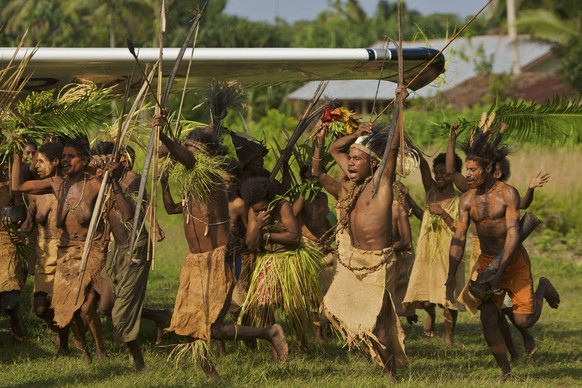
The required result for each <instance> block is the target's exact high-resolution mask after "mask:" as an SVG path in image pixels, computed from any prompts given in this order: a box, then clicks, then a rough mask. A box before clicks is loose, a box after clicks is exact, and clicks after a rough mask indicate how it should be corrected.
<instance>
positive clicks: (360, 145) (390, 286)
mask: <svg viewBox="0 0 582 388" xmlns="http://www.w3.org/2000/svg"><path fill="white" fill-rule="evenodd" d="M406 93H407V92H406V88H405V87H403V86H399V87H398V89H397V97H399V98H405V97H406ZM399 132H400V131H399V130H398V129H397V130H396V131H395V133H394V137H393V138H392V142H391V143H390V148H389V150H388V152H389V154H388V155H387V159H386V166H385V169H384V170H383V172H382V173H381V174H382V175H380V169H379V168H378V166H379V165H380V161H381V157H382V155H383V153H384V149H385V147H386V144H387V143H388V140H389V139H387V137H386V132H385V131H384V130H380V129H379V128H374V130H372V126H371V124H362V125H360V127H359V128H358V130H357V131H355V132H354V133H353V134H350V135H347V136H344V137H342V138H340V139H338V140H336V141H335V142H334V143H333V144H332V145H331V147H330V151H331V154H332V156H333V158H334V159H335V161H336V163H337V164H338V165H339V167H340V168H341V169H342V171H343V173H344V174H346V175H347V177H348V178H349V179H350V181H351V182H352V186H351V189H350V190H349V191H348V192H346V191H345V190H341V192H340V199H339V201H338V202H337V204H336V207H339V208H340V211H341V214H340V220H339V222H338V226H337V236H336V242H337V252H338V255H337V261H338V264H337V269H336V273H335V275H334V278H333V281H332V283H331V286H330V288H329V291H328V292H327V294H326V295H325V297H324V302H323V303H324V308H325V312H326V315H327V317H328V318H329V320H330V321H331V323H332V324H333V325H334V326H335V327H336V328H337V329H338V330H339V331H340V332H341V333H342V336H343V337H344V338H345V339H346V340H347V342H348V346H350V347H358V346H359V345H360V344H364V345H365V346H367V348H368V349H369V352H370V355H371V357H372V359H373V360H374V361H375V362H376V364H377V365H379V366H380V367H381V368H382V369H383V370H384V371H386V372H388V373H390V374H391V375H394V373H395V371H396V366H407V365H408V359H407V357H406V354H405V352H404V332H403V331H402V328H401V327H400V321H399V319H398V316H397V315H396V311H395V310H394V305H393V301H392V299H393V294H394V292H393V291H394V283H395V280H396V279H395V271H396V266H395V260H396V259H395V255H394V252H393V249H392V243H393V242H392V198H393V194H392V185H393V182H394V173H395V168H396V154H397V151H398V143H399V138H400V133H399ZM373 179H374V181H373ZM378 180H379V182H377V181H378ZM389 290H392V292H390V291H389ZM362 301H366V302H365V303H363V302H362Z"/></svg>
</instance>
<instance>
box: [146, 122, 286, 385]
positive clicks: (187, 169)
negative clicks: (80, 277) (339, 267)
mask: <svg viewBox="0 0 582 388" xmlns="http://www.w3.org/2000/svg"><path fill="white" fill-rule="evenodd" d="M159 124H165V118H164V117H163V116H155V117H154V125H159ZM162 127H163V125H162ZM160 140H161V141H162V143H163V145H164V146H165V147H166V148H167V150H168V152H169V154H170V156H171V157H172V159H174V160H175V161H177V162H178V163H179V164H178V165H177V166H176V167H175V168H173V169H172V175H173V176H174V177H175V178H177V180H179V181H180V182H181V183H182V187H181V195H182V198H183V201H182V202H181V203H175V202H174V200H173V198H172V196H171V194H170V189H169V185H168V180H167V176H166V177H163V179H162V189H163V199H164V207H165V208H166V211H167V212H168V213H169V214H180V213H182V215H183V217H184V233H185V235H186V240H187V242H188V247H189V249H190V252H189V253H188V254H187V255H186V259H185V260H184V264H183V266H182V272H181V274H180V286H179V289H178V295H177V296H176V304H175V307H174V313H173V315H172V321H171V324H170V327H169V328H168V329H167V331H171V332H175V333H176V334H178V335H182V336H186V337H188V339H189V341H190V344H188V345H186V346H191V349H192V350H196V349H198V350H199V349H201V347H199V346H197V345H201V346H202V349H205V350H202V352H198V355H197V356H198V357H199V358H198V359H199V360H200V364H201V367H202V369H203V370H204V372H205V374H206V375H207V376H208V377H209V378H211V379H217V378H218V373H217V372H216V369H215V368H214V366H213V364H212V362H211V361H210V359H209V358H208V357H207V355H208V354H207V351H208V347H207V346H208V344H209V342H210V339H211V338H213V339H218V340H237V339H238V340H252V339H258V338H260V339H264V340H266V341H268V342H270V343H271V344H272V345H273V347H274V349H275V350H276V353H277V356H278V359H279V360H281V361H285V360H286V359H287V353H288V349H287V343H286V341H285V335H284V333H283V329H282V328H281V326H279V325H277V324H275V325H273V326H270V327H268V328H254V327H247V326H240V325H226V324H224V322H223V319H224V316H225V315H226V313H227V312H228V309H229V307H230V298H231V295H232V290H233V287H234V279H233V274H232V271H231V270H230V268H229V266H228V264H227V262H226V255H227V249H228V243H229V242H230V240H231V239H232V233H231V231H230V215H229V211H228V196H227V193H226V190H225V188H224V182H223V180H222V177H221V173H220V171H221V168H220V167H223V163H222V161H221V159H220V157H219V155H220V154H221V150H222V146H221V145H220V144H219V138H218V135H217V134H216V132H214V130H213V128H205V129H195V130H193V131H191V132H190V133H189V134H188V137H187V139H186V141H185V145H181V144H180V143H178V142H176V141H174V140H172V139H170V138H169V137H168V136H166V135H165V134H164V133H163V132H161V131H160ZM201 353H202V354H201Z"/></svg>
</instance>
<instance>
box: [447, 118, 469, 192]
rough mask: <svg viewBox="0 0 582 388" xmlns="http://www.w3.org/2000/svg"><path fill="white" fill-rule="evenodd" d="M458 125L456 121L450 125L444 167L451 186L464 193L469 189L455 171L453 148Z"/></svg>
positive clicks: (463, 177)
mask: <svg viewBox="0 0 582 388" xmlns="http://www.w3.org/2000/svg"><path fill="white" fill-rule="evenodd" d="M458 128H459V123H457V122H456V121H455V122H453V123H451V133H450V134H449V144H448V146H447V157H446V159H445V167H446V172H447V174H448V175H449V176H450V177H451V179H452V180H453V184H454V185H455V186H456V187H457V189H458V190H459V191H460V192H461V193H464V192H466V191H468V190H469V189H470V187H469V184H468V183H467V178H465V176H463V174H461V173H460V172H458V171H457V170H456V169H455V148H456V143H457V129H458Z"/></svg>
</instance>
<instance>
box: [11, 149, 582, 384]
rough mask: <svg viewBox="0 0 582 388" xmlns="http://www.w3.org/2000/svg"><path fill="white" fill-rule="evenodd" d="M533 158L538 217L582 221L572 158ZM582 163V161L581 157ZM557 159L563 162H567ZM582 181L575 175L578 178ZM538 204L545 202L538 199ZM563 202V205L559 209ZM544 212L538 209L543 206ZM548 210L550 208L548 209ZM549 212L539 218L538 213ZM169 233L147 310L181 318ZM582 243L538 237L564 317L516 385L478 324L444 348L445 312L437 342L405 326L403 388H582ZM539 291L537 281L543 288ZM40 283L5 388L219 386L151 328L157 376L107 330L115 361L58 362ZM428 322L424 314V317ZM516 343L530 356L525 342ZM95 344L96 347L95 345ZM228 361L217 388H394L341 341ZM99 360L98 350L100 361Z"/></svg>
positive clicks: (239, 348)
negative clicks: (541, 172) (39, 314)
mask: <svg viewBox="0 0 582 388" xmlns="http://www.w3.org/2000/svg"><path fill="white" fill-rule="evenodd" d="M528 152H530V153H529V155H530V158H529V159H528V160H529V161H531V160H532V159H535V158H533V156H532V155H536V157H537V158H538V159H537V161H538V163H536V164H535V165H534V166H532V165H528V166H525V165H522V164H521V162H519V161H518V159H515V160H514V162H513V164H512V170H513V171H523V172H524V173H525V174H528V175H530V174H531V173H533V172H534V171H533V170H535V169H549V170H550V171H552V183H554V184H549V185H548V186H547V187H546V188H544V189H542V191H540V195H539V197H538V196H536V201H540V202H541V203H540V204H538V206H539V208H536V214H537V213H538V212H541V211H545V212H548V213H549V212H550V209H556V208H557V207H559V206H560V204H563V203H564V202H563V201H562V202H561V200H560V198H566V199H565V200H566V201H571V202H568V204H571V206H577V207H575V208H571V209H570V212H571V213H572V212H573V213H574V214H580V208H582V205H580V203H581V202H580V192H581V190H580V182H579V180H577V179H575V178H573V175H572V174H571V173H568V170H567V166H566V165H569V166H570V167H573V165H572V164H570V162H572V160H570V158H569V157H572V156H571V154H570V153H559V152H557V153H553V152H547V153H544V154H543V158H542V159H540V154H539V152H538V153H534V152H533V151H528ZM574 153H575V157H576V158H575V159H576V160H581V159H580V154H581V151H579V150H576V151H575V152H574ZM556 155H562V156H561V157H560V158H558V157H557V156H556ZM514 175H515V176H514V177H512V181H514V182H515V185H516V186H517V187H518V188H520V189H522V188H524V186H525V185H527V180H526V178H523V179H521V178H522V177H521V176H519V175H518V174H517V173H514ZM574 175H575V174H574ZM415 179H416V178H414V179H412V180H411V182H412V183H411V186H412V192H413V193H414V194H417V193H419V192H420V188H419V187H417V186H416V183H414V182H416V180H415ZM536 195H537V194H536ZM556 198H558V199H556ZM535 203H536V202H534V204H535ZM542 205H544V206H547V207H548V208H547V209H546V208H544V206H542ZM538 209H539V210H538ZM162 213H163V210H162V209H161V208H160V217H159V218H160V223H161V225H162V226H163V228H164V229H165V231H166V236H167V238H166V241H164V242H162V243H160V244H159V245H158V249H157V256H156V261H155V269H154V270H153V271H152V272H151V273H150V282H149V285H148V293H147V298H146V305H147V306H148V307H154V308H172V307H173V303H174V298H175V295H176V291H177V287H178V278H179V272H180V267H181V264H182V260H183V258H184V254H185V252H186V249H187V248H186V244H185V241H184V238H183V231H182V225H181V217H180V216H172V217H170V216H167V215H165V214H162ZM579 242H580V239H579V238H577V239H575V240H573V241H572V240H570V239H566V238H555V234H548V233H546V231H543V230H542V231H536V232H534V234H533V235H532V237H531V238H530V239H529V240H528V241H527V247H528V250H529V252H530V256H531V259H532V264H533V273H534V279H538V278H539V277H540V276H542V275H543V276H546V277H548V278H550V279H551V280H552V281H553V282H554V284H555V285H556V288H557V289H558V291H559V292H560V294H561V300H562V302H561V304H560V307H559V309H557V310H552V309H550V308H549V307H548V306H547V304H546V305H545V306H544V312H543V314H542V317H541V319H540V321H539V322H538V323H537V324H536V326H534V328H533V329H531V332H532V334H533V335H534V337H535V338H536V340H537V343H538V349H539V350H538V353H537V354H536V355H535V356H533V357H532V358H529V359H526V358H523V359H522V360H521V361H520V362H519V363H517V364H516V365H515V366H514V375H515V377H514V379H513V380H512V381H510V382H506V383H502V382H500V381H499V379H498V377H499V375H500V372H499V369H498V367H497V366H496V364H495V362H494V360H493V357H492V356H491V355H490V354H489V351H488V349H487V347H486V345H485V342H484V340H483V335H482V333H481V326H480V322H479V319H478V318H476V317H475V318H470V317H469V315H468V314H466V313H461V314H460V315H459V323H458V326H457V335H456V345H455V347H454V348H447V347H445V346H444V339H443V332H444V328H443V318H442V310H440V311H438V313H437V314H438V315H437V327H436V330H437V336H436V337H435V338H432V339H428V338H424V336H423V333H422V325H421V324H416V325H414V326H409V325H406V324H405V325H404V329H405V331H406V333H407V342H406V346H407V353H408V356H409V360H410V367H409V368H408V369H401V370H399V371H398V373H397V382H396V384H395V385H396V386H402V387H418V386H422V387H424V386H430V387H491V386H495V385H504V386H508V387H509V386H511V387H514V386H518V387H554V386H560V387H571V386H572V387H573V386H582V328H581V325H582V297H581V296H582V281H581V280H582V260H581V256H580V253H581V249H580V245H578V243H579ZM536 283H537V280H536ZM31 286H32V279H29V280H28V281H27V284H26V288H25V290H24V292H23V293H22V295H21V304H22V306H21V316H22V318H23V324H24V328H25V331H26V335H27V340H26V341H25V343H23V344H19V345H17V344H13V343H12V342H11V340H10V338H9V322H8V319H7V316H6V315H3V314H2V315H0V341H1V342H2V345H0V387H23V388H24V387H53V386H90V387H116V388H121V387H140V388H141V387H183V386H212V384H210V383H209V382H208V381H207V380H206V378H205V377H204V375H203V374H202V372H201V371H200V369H199V368H198V367H196V366H193V365H192V364H188V363H184V364H182V365H179V366H177V367H176V366H175V365H174V363H173V362H172V361H168V360H167V356H168V354H169V353H170V351H171V345H172V344H176V343H179V342H180V339H179V338H178V337H176V336H174V335H166V336H165V337H164V341H163V344H162V345H161V346H154V344H153V336H154V332H155V330H154V326H153V324H152V323H151V322H149V321H143V322H142V331H141V334H140V341H141V342H142V348H143V350H144V353H145V359H146V364H147V368H148V369H147V371H145V372H144V373H142V374H139V375H137V374H135V373H134V371H133V365H132V362H131V360H130V358H129V354H128V352H127V350H126V349H125V346H124V345H123V344H120V343H117V342H114V341H113V339H112V330H111V324H110V323H108V322H106V321H105V320H104V321H103V322H104V332H105V338H106V341H107V345H108V348H109V354H110V358H109V359H108V360H106V361H99V360H94V362H93V363H92V364H90V365H86V364H84V363H83V362H82V360H81V354H80V353H79V352H77V351H72V352H71V355H70V356H68V357H65V358H55V357H54V355H55V353H56V350H55V347H54V344H53V341H54V338H55V335H54V333H52V332H51V331H49V330H48V329H47V328H46V327H45V326H44V325H43V324H42V323H41V321H40V320H39V319H38V318H36V316H35V315H34V314H33V312H32V310H31V307H30V297H31ZM419 316H420V319H421V320H422V319H424V317H425V314H424V312H419ZM513 333H514V340H515V342H516V344H518V346H519V348H520V349H523V346H522V345H521V340H520V338H519V334H518V333H517V331H516V330H514V331H513ZM91 344H92V342H91ZM227 352H228V354H227V356H226V357H223V358H220V359H218V361H217V364H216V366H217V370H218V372H219V373H220V375H221V376H222V381H221V383H220V384H216V386H245V387H248V386H252V387H258V386H261V387H263V386H289V387H297V386H304V387H318V388H319V387H375V386H384V385H392V383H390V382H389V381H388V379H387V378H386V377H385V376H383V375H382V374H381V373H380V371H379V370H378V369H377V368H376V367H375V366H374V365H373V364H372V363H371V362H370V361H368V360H367V359H366V358H365V357H364V356H363V355H362V353H359V352H347V350H346V349H345V348H343V347H342V342H341V341H340V340H339V339H337V337H335V336H333V337H330V338H328V340H327V341H326V343H324V344H323V345H315V343H314V341H312V342H311V354H309V355H305V354H302V353H299V352H298V350H297V348H296V347H295V346H294V345H293V344H292V343H290V357H289V361H288V362H287V363H286V364H284V365H283V364H279V363H277V362H274V361H273V360H272V358H271V354H270V350H269V349H268V347H267V346H266V345H265V344H262V345H261V346H260V347H259V349H258V350H256V351H250V350H247V349H246V348H245V347H244V346H243V345H242V344H238V343H227ZM92 353H93V354H94V353H95V352H94V350H93V351H92Z"/></svg>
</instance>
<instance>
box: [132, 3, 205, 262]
mask: <svg viewBox="0 0 582 388" xmlns="http://www.w3.org/2000/svg"><path fill="white" fill-rule="evenodd" d="M160 12H161V13H162V14H164V15H165V13H164V12H165V11H164V0H162V7H161V11H160ZM163 17H164V18H165V16H163ZM200 18H201V12H199V13H198V14H197V15H196V17H195V19H194V22H193V23H192V26H191V27H190V29H189V30H188V34H187V35H186V39H184V43H183V44H182V47H181V48H180V52H179V53H178V57H177V58H176V62H175V63H174V68H173V69H172V71H171V73H170V75H169V77H168V82H167V84H166V87H165V89H164V93H163V95H162V98H161V99H160V105H159V108H160V109H165V107H166V104H167V102H168V97H169V95H170V91H171V90H172V84H173V82H174V79H175V78H176V74H177V72H178V68H179V67H180V63H181V62H182V57H183V56H184V52H185V51H186V48H187V47H188V44H189V42H190V40H191V39H192V35H193V34H194V31H195V30H196V28H197V26H198V24H199V23H200ZM161 34H163V33H161ZM162 49H163V47H162V42H160V66H161V62H162V58H161V56H162V53H163V50H162ZM159 131H160V128H159V127H158V126H154V127H153V128H152V133H151V136H150V141H149V143H148V148H147V151H146V156H145V160H144V164H143V170H142V179H141V181H140V183H139V191H138V194H137V200H136V202H135V203H136V206H135V213H134V216H133V225H132V229H131V236H130V239H129V247H130V252H133V250H134V249H135V242H136V237H137V233H138V229H139V217H140V213H141V207H142V206H141V204H142V203H143V199H144V196H145V189H146V182H147V176H148V174H149V171H150V165H151V162H152V158H153V154H154V150H155V148H156V145H157V141H156V140H157V138H158V136H157V134H158V132H159ZM154 200H155V199H154Z"/></svg>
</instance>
